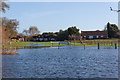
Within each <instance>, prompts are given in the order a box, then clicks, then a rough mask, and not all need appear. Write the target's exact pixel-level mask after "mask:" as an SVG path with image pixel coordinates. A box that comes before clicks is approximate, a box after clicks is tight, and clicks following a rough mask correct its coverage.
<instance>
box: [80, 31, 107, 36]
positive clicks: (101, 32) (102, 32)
mask: <svg viewBox="0 0 120 80" xmlns="http://www.w3.org/2000/svg"><path fill="white" fill-rule="evenodd" d="M81 35H108V33H107V31H81Z"/></svg>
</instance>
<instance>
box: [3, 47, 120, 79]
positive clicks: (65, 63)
mask: <svg viewBox="0 0 120 80" xmlns="http://www.w3.org/2000/svg"><path fill="white" fill-rule="evenodd" d="M17 51H18V52H19V54H18V55H3V60H2V62H3V67H2V68H3V78H56V77H59V78H68V77H69V78H96V77H100V78H118V49H114V48H101V49H99V50H98V49H97V48H96V47H86V49H85V50H84V48H83V47H72V49H70V47H60V48H59V49H58V48H57V47H50V48H39V49H18V50H17Z"/></svg>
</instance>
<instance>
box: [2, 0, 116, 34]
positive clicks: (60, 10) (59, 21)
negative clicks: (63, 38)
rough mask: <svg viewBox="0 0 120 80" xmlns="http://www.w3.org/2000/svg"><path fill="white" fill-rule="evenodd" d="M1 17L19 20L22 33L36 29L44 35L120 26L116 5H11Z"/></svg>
mask: <svg viewBox="0 0 120 80" xmlns="http://www.w3.org/2000/svg"><path fill="white" fill-rule="evenodd" d="M7 4H9V5H10V10H8V11H7V12H6V13H5V14H2V16H6V17H7V18H9V19H17V20H18V21H19V23H20V24H19V29H18V30H19V32H22V31H23V30H24V29H28V28H29V27H30V26H37V27H38V28H39V30H40V31H41V33H42V32H56V31H59V30H60V29H63V30H64V29H67V28H68V27H70V26H77V28H79V29H80V31H81V30H82V31H84V30H102V29H104V27H105V25H106V24H107V22H111V23H115V24H118V13H117V12H111V11H110V8H109V7H113V8H114V9H118V3H117V2H8V3H7Z"/></svg>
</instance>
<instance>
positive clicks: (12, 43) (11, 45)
mask: <svg viewBox="0 0 120 80" xmlns="http://www.w3.org/2000/svg"><path fill="white" fill-rule="evenodd" d="M116 41H117V46H119V45H120V43H118V41H120V39H99V40H83V42H88V43H79V42H75V43H74V42H71V43H70V44H72V46H84V45H85V46H89V47H97V46H98V44H97V43H98V42H99V43H100V46H101V47H114V46H115V45H114V43H113V44H112V45H111V44H110V42H116ZM94 42H96V44H95V43H94ZM102 42H105V44H104V43H102ZM31 43H33V44H43V46H47V47H51V46H52V47H54V46H70V45H63V44H60V45H54V44H53V45H52V44H51V43H50V42H10V44H8V45H4V47H23V46H26V45H29V44H31ZM54 43H57V42H54ZM90 43H91V44H90ZM119 47H120V46H119Z"/></svg>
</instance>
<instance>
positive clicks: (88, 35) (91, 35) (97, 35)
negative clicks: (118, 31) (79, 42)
mask: <svg viewBox="0 0 120 80" xmlns="http://www.w3.org/2000/svg"><path fill="white" fill-rule="evenodd" d="M81 36H82V38H83V39H107V38H108V33H107V31H81Z"/></svg>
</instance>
